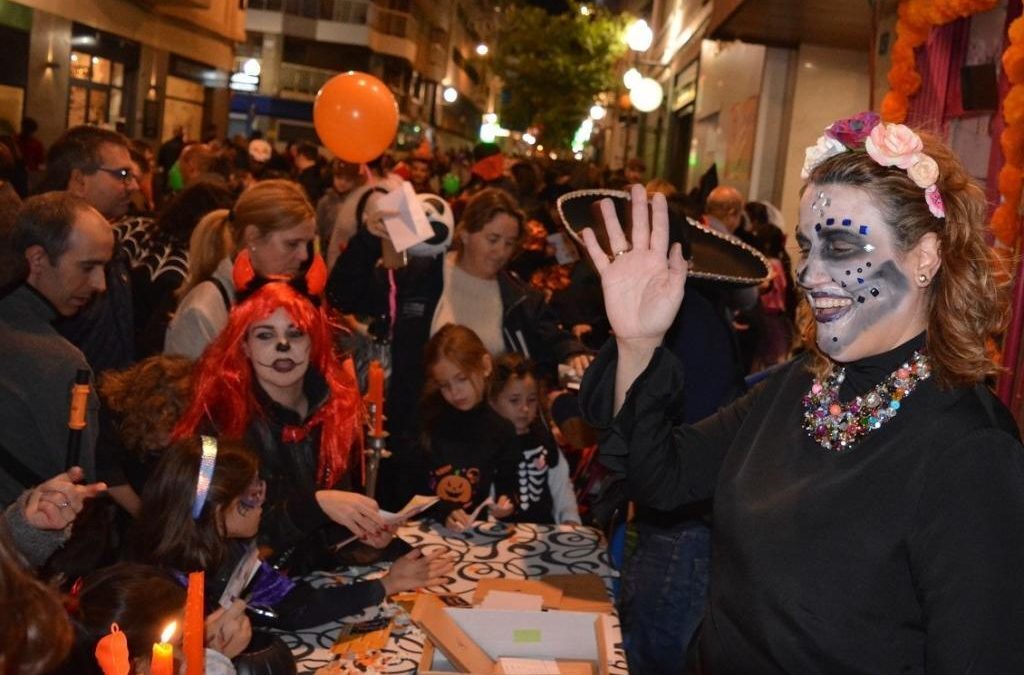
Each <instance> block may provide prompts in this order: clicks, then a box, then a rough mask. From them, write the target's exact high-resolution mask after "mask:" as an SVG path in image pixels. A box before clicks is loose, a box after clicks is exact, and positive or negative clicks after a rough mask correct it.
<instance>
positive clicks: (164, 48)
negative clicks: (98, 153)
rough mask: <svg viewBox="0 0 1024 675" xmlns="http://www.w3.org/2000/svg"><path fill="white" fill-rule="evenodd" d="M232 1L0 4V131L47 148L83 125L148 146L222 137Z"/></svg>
mask: <svg viewBox="0 0 1024 675" xmlns="http://www.w3.org/2000/svg"><path fill="white" fill-rule="evenodd" d="M244 39H245V32H244V10H243V9H242V8H241V7H240V4H239V2H238V1H237V0H185V1H177V2H168V1H167V0H144V1H142V2H134V1H132V0H74V2H68V1H62V0H19V1H18V2H12V1H11V0H0V100H3V101H4V103H3V104H2V106H0V122H3V123H7V124H10V125H12V126H13V127H14V128H15V129H17V128H18V127H19V126H20V122H21V118H22V117H24V116H28V117H32V118H34V119H35V120H36V121H37V122H38V123H39V133H38V136H39V138H40V139H41V140H42V141H43V143H44V144H47V145H49V144H50V143H52V142H53V140H55V139H56V138H57V136H59V135H60V133H61V132H62V131H63V130H64V129H66V128H67V127H69V126H73V125H76V124H82V123H92V124H99V125H103V126H107V127H110V128H116V129H120V130H122V131H124V132H125V133H126V134H128V135H129V136H131V137H134V138H142V139H145V140H147V141H150V142H151V143H154V144H155V143H157V142H159V141H161V140H163V139H166V138H168V137H169V136H171V132H172V129H173V128H174V127H175V126H182V127H184V128H185V130H186V135H187V137H188V138H190V139H199V138H201V137H202V136H203V134H205V133H218V134H223V133H224V132H225V131H226V129H227V122H228V106H229V103H230V96H229V90H228V77H229V75H230V72H231V70H232V67H233V64H234V45H235V43H236V42H238V41H241V40H244Z"/></svg>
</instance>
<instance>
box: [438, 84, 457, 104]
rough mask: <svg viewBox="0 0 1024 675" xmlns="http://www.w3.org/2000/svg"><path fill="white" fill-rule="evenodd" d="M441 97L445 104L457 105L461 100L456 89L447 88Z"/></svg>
mask: <svg viewBox="0 0 1024 675" xmlns="http://www.w3.org/2000/svg"><path fill="white" fill-rule="evenodd" d="M441 97H442V98H444V100H445V103H455V102H456V101H458V100H459V92H458V90H457V89H456V88H455V87H445V88H444V91H443V92H442V93H441Z"/></svg>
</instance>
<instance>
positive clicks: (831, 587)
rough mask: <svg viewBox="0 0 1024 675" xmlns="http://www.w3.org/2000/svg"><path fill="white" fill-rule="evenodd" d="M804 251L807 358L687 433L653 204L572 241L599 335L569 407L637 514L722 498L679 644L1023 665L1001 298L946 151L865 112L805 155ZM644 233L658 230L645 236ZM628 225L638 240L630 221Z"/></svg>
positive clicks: (825, 667) (703, 653)
mask: <svg viewBox="0 0 1024 675" xmlns="http://www.w3.org/2000/svg"><path fill="white" fill-rule="evenodd" d="M807 154H808V162H807V165H806V166H805V169H806V173H805V178H806V179H807V181H808V182H807V185H806V186H805V188H804V191H803V195H802V199H801V203H800V222H799V225H798V230H797V238H798V240H799V242H800V246H801V251H802V260H801V261H800V264H799V266H798V269H797V281H798V283H799V285H800V288H801V289H802V291H803V294H804V302H803V307H802V312H803V317H804V322H803V324H804V325H803V327H804V336H805V339H806V347H807V349H808V352H807V353H806V354H805V355H804V356H802V357H801V358H799V359H797V360H795V361H793V362H791V363H790V364H789V365H788V366H786V367H784V368H782V369H781V370H780V371H779V372H777V373H776V374H775V375H774V376H773V377H772V378H771V379H769V380H767V381H765V382H763V383H761V384H760V385H759V386H758V387H757V388H755V389H754V390H753V391H751V392H750V393H749V394H748V395H747V396H745V397H744V398H742V399H740V400H739V401H737V402H736V403H734V404H732V405H730V406H729V407H727V408H725V409H723V410H721V411H720V412H718V413H716V414H715V415H713V416H711V417H709V418H707V419H705V420H703V421H701V422H699V423H697V424H695V425H675V424H673V420H672V417H671V412H672V411H673V410H674V409H675V407H676V406H675V402H676V400H677V396H678V393H679V392H680V390H681V385H680V383H681V379H682V377H683V375H684V374H683V373H682V372H681V369H680V368H679V366H678V364H677V363H676V362H675V360H674V358H673V357H672V356H671V354H669V353H667V352H666V351H665V350H664V349H663V348H662V347H661V346H660V345H661V339H662V337H663V335H664V332H665V330H666V328H667V327H668V326H669V324H670V323H671V320H672V317H673V316H674V315H675V313H676V311H677V308H678V307H679V304H680V302H682V300H683V295H684V293H683V287H684V283H685V280H686V274H687V263H686V262H685V261H684V259H683V257H682V253H681V250H680V249H679V247H678V245H675V246H673V247H672V250H671V251H670V250H669V245H668V233H667V214H666V209H665V202H664V200H663V199H661V198H660V197H659V196H657V195H656V196H655V197H654V199H653V217H652V218H649V217H648V211H647V200H646V199H645V196H644V195H643V193H642V191H641V190H634V192H633V194H632V204H633V207H632V219H633V230H632V242H629V241H627V240H626V237H625V236H624V235H623V233H622V229H621V227H620V226H619V224H618V222H617V221H616V219H615V216H614V210H613V208H611V205H610V204H602V212H603V218H604V221H605V225H606V226H607V229H608V234H609V241H610V244H611V246H612V251H613V252H614V253H615V254H616V255H614V256H613V257H609V255H608V253H607V252H605V251H602V250H601V248H600V247H599V245H598V243H597V239H596V238H595V237H594V235H593V232H587V233H585V238H586V240H587V244H588V246H587V247H588V250H589V253H590V255H591V257H592V259H593V260H594V263H595V266H596V267H597V268H598V270H599V272H600V273H601V276H602V285H603V288H604V293H605V302H606V306H607V310H608V315H609V320H610V322H611V324H612V327H613V328H614V331H615V340H614V342H610V343H609V344H607V345H606V346H605V348H604V350H603V351H602V353H601V354H600V355H599V356H598V358H597V359H596V360H595V362H594V364H593V365H592V366H591V368H590V370H589V371H588V373H587V376H586V378H585V379H584V383H583V389H582V393H581V402H582V404H583V408H584V412H585V414H586V415H587V416H588V417H589V418H590V420H591V421H592V422H593V423H595V424H597V425H598V426H600V427H601V428H603V429H604V437H603V442H602V444H601V453H602V461H603V462H604V463H605V464H606V465H608V466H609V467H611V468H613V469H617V470H620V471H623V472H625V473H626V474H627V478H628V481H629V486H630V490H631V492H632V496H633V498H634V499H636V500H638V501H640V502H642V503H644V504H646V505H648V506H651V507H654V508H660V509H666V510H668V509H672V508H675V507H677V506H679V505H681V504H685V503H689V502H694V501H698V500H701V499H706V498H713V500H714V525H713V534H712V546H713V554H712V558H711V565H712V568H711V584H710V592H709V599H708V604H707V607H706V613H705V620H704V623H703V627H702V629H701V632H700V635H699V637H698V638H697V639H696V641H695V642H694V644H693V645H692V646H691V657H692V659H691V660H692V663H693V664H694V667H695V668H696V669H697V670H698V671H699V672H708V673H722V672H729V673H784V672H785V673H837V672H844V673H883V672H914V673H923V672H926V671H927V672H935V673H953V672H967V671H970V672H979V673H980V672H986V673H996V672H998V673H1010V672H1024V646H1022V645H1021V643H1020V642H1019V641H1016V640H1004V639H1002V638H1001V637H1000V636H1003V635H1010V634H1020V633H1022V632H1024V613H1022V612H1021V611H1020V608H1021V607H1022V606H1024V585H1022V584H1021V583H1020V569H1022V568H1024V540H1022V539H1021V537H1020V536H1019V532H1020V531H1021V529H1022V528H1024V452H1022V448H1021V445H1020V441H1019V440H1018V435H1017V432H1016V429H1015V427H1014V425H1013V422H1012V418H1011V417H1010V415H1009V414H1008V412H1007V411H1006V410H1005V408H1003V407H1002V405H1001V404H1000V403H999V401H997V400H996V399H995V397H994V396H993V395H992V394H991V392H990V391H989V390H988V389H987V388H986V386H985V384H984V381H985V378H986V377H988V376H991V375H993V374H995V373H996V372H997V367H996V365H995V364H994V363H993V361H992V358H991V356H992V355H991V354H990V353H989V351H988V344H989V341H990V339H991V338H992V337H993V336H994V335H995V334H996V333H997V332H998V331H999V330H1000V329H1001V327H1002V326H1003V325H1004V322H1005V319H1006V316H1007V306H1006V303H1005V298H1004V297H1002V295H1001V293H1000V289H999V288H998V285H997V283H996V280H995V274H994V272H995V271H994V268H993V258H992V255H991V252H990V251H989V249H988V247H987V246H986V243H985V238H984V223H985V201H984V194H983V192H982V191H981V190H980V189H979V188H978V187H976V186H975V185H973V184H972V183H971V181H970V178H969V177H968V175H967V173H966V172H965V171H964V169H963V167H962V166H961V165H960V163H959V162H958V161H957V159H956V157H955V156H954V155H953V153H952V151H951V150H950V149H949V148H948V147H946V146H944V145H943V144H941V143H940V142H939V141H938V140H936V139H934V138H932V137H930V136H927V135H925V134H920V135H919V134H917V133H915V132H914V131H912V130H910V129H909V128H907V127H905V126H902V125H892V124H882V123H879V121H878V118H877V116H874V115H873V114H862V115H858V116H857V117H855V118H852V119H849V120H841V121H839V122H836V123H835V124H833V125H832V126H830V127H829V128H828V129H827V130H826V133H825V136H823V137H822V138H821V139H820V140H819V142H818V145H817V146H815V147H814V148H811V149H809V150H808V153H807ZM649 220H650V221H651V223H650V226H649V225H648V222H649ZM638 225H639V227H638Z"/></svg>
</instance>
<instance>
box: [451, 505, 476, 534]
mask: <svg viewBox="0 0 1024 675" xmlns="http://www.w3.org/2000/svg"><path fill="white" fill-rule="evenodd" d="M472 524H473V523H472V522H471V521H470V520H469V514H468V513H466V512H465V511H463V510H462V509H455V510H454V511H452V512H451V513H449V514H448V517H447V518H446V519H445V521H444V526H445V527H447V528H448V529H449V530H455V531H456V532H463V531H465V529H466V528H467V527H469V526H470V525H472Z"/></svg>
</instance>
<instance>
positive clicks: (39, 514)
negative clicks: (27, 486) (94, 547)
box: [24, 466, 107, 530]
mask: <svg viewBox="0 0 1024 675" xmlns="http://www.w3.org/2000/svg"><path fill="white" fill-rule="evenodd" d="M84 477H85V472H83V471H82V469H81V467H77V466H73V467H71V468H70V469H68V470H67V471H65V472H64V473H60V474H57V475H56V476H54V477H53V478H51V479H50V480H48V481H46V482H45V483H41V484H39V485H38V486H36V487H34V488H33V489H32V491H31V492H30V493H29V495H28V499H27V500H26V501H25V509H24V516H25V520H26V521H27V522H28V524H29V525H31V526H32V527H34V528H36V529H39V530H63V529H64V528H65V527H67V526H68V525H69V524H71V522H72V521H73V520H74V519H75V516H77V515H78V513H79V512H80V511H81V510H82V507H83V506H84V505H85V500H86V499H90V498H92V497H95V496H96V495H98V494H100V493H101V492H103V491H104V490H106V489H107V485H106V483H92V484H90V485H78V484H77V483H78V481H80V480H82V478H84Z"/></svg>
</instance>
